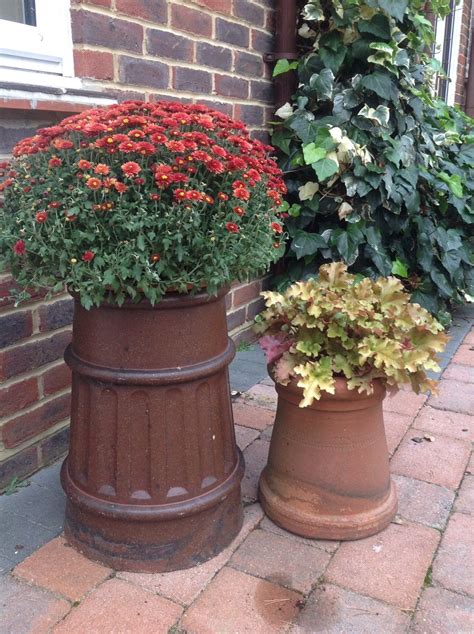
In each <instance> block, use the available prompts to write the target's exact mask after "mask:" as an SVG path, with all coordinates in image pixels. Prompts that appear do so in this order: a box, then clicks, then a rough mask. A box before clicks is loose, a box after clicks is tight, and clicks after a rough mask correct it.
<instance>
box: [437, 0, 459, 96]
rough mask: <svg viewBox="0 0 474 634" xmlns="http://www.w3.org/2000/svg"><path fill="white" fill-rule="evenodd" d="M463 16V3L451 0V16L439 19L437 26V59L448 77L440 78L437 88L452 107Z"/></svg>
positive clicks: (439, 93)
mask: <svg viewBox="0 0 474 634" xmlns="http://www.w3.org/2000/svg"><path fill="white" fill-rule="evenodd" d="M462 14H463V1H462V0H461V2H459V1H457V0H451V4H450V13H449V15H448V16H446V18H444V19H443V20H441V19H438V20H437V21H436V24H435V29H436V52H435V57H436V59H437V60H438V61H439V62H440V64H441V66H442V67H443V68H444V70H445V72H446V75H447V77H448V79H444V78H443V77H438V81H437V87H436V88H437V93H438V95H439V96H440V97H441V98H442V99H444V100H445V101H446V102H447V103H448V104H450V105H452V104H454V103H455V99H456V83H457V76H458V66H459V44H460V40H461V25H462Z"/></svg>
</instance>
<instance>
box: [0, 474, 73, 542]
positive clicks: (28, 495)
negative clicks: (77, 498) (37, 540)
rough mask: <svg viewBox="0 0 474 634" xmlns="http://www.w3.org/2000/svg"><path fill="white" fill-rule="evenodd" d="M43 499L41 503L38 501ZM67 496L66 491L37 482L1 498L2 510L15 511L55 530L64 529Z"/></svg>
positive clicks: (57, 531)
mask: <svg viewBox="0 0 474 634" xmlns="http://www.w3.org/2000/svg"><path fill="white" fill-rule="evenodd" d="M39 500H41V502H40V503H38V501H39ZM65 507H66V496H65V495H64V493H63V492H62V491H61V492H56V491H55V490H52V489H49V488H46V487H41V486H39V485H38V484H36V483H35V482H31V483H30V485H29V486H27V487H24V488H21V489H20V491H18V492H17V493H13V494H12V495H8V496H7V495H5V496H2V497H1V498H0V510H1V511H2V512H3V511H7V512H9V513H14V514H15V515H19V516H20V517H23V518H26V519H28V520H30V521H31V522H35V524H39V525H40V526H43V527H44V528H47V529H49V530H51V531H54V532H55V533H56V534H58V533H60V532H61V531H62V529H63V522H64V510H65Z"/></svg>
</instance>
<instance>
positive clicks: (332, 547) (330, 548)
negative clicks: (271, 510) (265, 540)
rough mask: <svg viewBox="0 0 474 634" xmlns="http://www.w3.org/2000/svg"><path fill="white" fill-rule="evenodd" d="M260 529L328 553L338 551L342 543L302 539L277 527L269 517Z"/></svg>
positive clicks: (261, 523)
mask: <svg viewBox="0 0 474 634" xmlns="http://www.w3.org/2000/svg"><path fill="white" fill-rule="evenodd" d="M259 528H261V529H263V530H265V531H270V532H271V533H275V534H276V535H282V537H286V538H287V539H290V540H291V541H294V542H295V543H296V544H306V546H311V547H313V548H322V549H323V550H325V551H326V552H328V553H333V552H335V551H336V550H337V548H338V546H339V544H340V543H341V542H337V541H335V540H330V539H308V538H306V537H300V536H299V535H295V534H293V533H290V532H288V531H286V530H285V529H284V528H281V527H280V526H277V524H275V523H274V522H272V520H271V519H270V518H269V517H264V518H263V520H262V521H261V522H260V526H259Z"/></svg>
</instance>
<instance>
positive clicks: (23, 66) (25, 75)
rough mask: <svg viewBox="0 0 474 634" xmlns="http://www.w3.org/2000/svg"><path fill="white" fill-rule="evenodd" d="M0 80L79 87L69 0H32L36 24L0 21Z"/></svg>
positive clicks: (26, 83)
mask: <svg viewBox="0 0 474 634" xmlns="http://www.w3.org/2000/svg"><path fill="white" fill-rule="evenodd" d="M0 81H5V82H9V83H18V84H25V85H28V84H31V85H38V86H49V87H65V88H67V87H71V88H74V87H79V86H80V80H78V79H77V78H74V61H73V46H72V33H71V13H70V0H36V26H30V25H28V24H19V23H17V22H12V21H10V20H0Z"/></svg>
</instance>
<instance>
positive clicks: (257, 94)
mask: <svg viewBox="0 0 474 634" xmlns="http://www.w3.org/2000/svg"><path fill="white" fill-rule="evenodd" d="M250 96H251V97H252V99H256V100H257V101H264V102H266V103H273V85H272V82H270V81H251V82H250Z"/></svg>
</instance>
